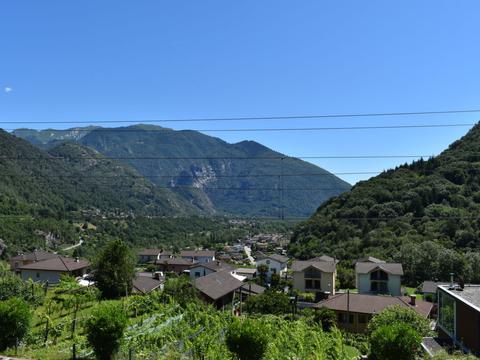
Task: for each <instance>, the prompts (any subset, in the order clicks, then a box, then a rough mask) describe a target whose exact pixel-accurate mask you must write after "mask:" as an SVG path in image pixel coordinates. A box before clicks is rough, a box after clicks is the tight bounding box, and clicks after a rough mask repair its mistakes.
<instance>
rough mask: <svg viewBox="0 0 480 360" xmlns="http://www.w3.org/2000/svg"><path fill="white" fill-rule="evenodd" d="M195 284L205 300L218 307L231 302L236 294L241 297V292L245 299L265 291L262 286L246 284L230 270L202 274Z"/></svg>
mask: <svg viewBox="0 0 480 360" xmlns="http://www.w3.org/2000/svg"><path fill="white" fill-rule="evenodd" d="M193 286H194V287H195V289H196V290H197V291H198V294H199V296H200V297H201V298H202V299H203V300H205V301H206V302H208V303H211V304H213V305H215V306H216V307H217V308H222V307H224V306H226V305H228V304H231V303H232V302H233V299H234V296H238V297H239V298H240V294H242V299H244V298H245V297H247V296H250V295H257V294H262V293H263V292H264V291H265V288H264V287H262V286H259V285H256V284H246V283H244V282H243V281H241V280H239V279H237V278H236V277H235V276H233V275H232V274H231V271H229V270H223V271H217V272H214V273H211V274H209V275H206V276H202V277H200V278H198V279H196V280H195V281H194V282H193ZM236 294H238V295H236Z"/></svg>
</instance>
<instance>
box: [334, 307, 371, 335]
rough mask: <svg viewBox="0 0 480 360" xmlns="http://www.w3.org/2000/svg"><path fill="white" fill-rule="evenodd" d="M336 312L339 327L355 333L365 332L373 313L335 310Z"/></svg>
mask: <svg viewBox="0 0 480 360" xmlns="http://www.w3.org/2000/svg"><path fill="white" fill-rule="evenodd" d="M335 313H336V315H337V327H338V328H339V329H342V330H345V331H348V332H353V333H365V332H366V331H367V326H368V322H369V321H370V319H371V318H372V317H371V315H368V314H360V313H354V312H350V313H347V312H346V311H335ZM347 319H348V320H347Z"/></svg>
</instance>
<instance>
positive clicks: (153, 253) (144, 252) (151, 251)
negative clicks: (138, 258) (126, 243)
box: [138, 249, 162, 256]
mask: <svg viewBox="0 0 480 360" xmlns="http://www.w3.org/2000/svg"><path fill="white" fill-rule="evenodd" d="M161 252H162V249H142V250H140V251H139V252H138V255H143V256H157V255H158V254H160V253H161Z"/></svg>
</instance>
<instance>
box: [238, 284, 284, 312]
mask: <svg viewBox="0 0 480 360" xmlns="http://www.w3.org/2000/svg"><path fill="white" fill-rule="evenodd" d="M292 309H293V305H292V304H291V303H290V298H289V296H288V295H287V294H285V293H283V292H277V291H274V290H270V289H267V290H266V291H265V292H264V293H263V294H261V295H257V296H251V297H249V298H248V299H247V301H246V302H245V311H246V312H248V313H250V314H276V315H283V314H288V313H289V312H292Z"/></svg>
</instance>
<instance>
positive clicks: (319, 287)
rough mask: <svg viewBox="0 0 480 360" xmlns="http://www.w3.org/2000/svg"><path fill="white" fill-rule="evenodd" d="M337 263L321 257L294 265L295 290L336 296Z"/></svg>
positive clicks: (328, 257) (327, 257)
mask: <svg viewBox="0 0 480 360" xmlns="http://www.w3.org/2000/svg"><path fill="white" fill-rule="evenodd" d="M336 268H337V261H336V260H335V259H334V258H332V257H330V256H325V255H324V256H320V257H316V258H313V259H310V260H306V261H298V260H297V261H294V262H293V263H292V271H293V288H294V289H295V290H297V291H300V292H314V293H319V294H320V293H323V294H331V295H334V294H335V278H336V276H337V269H336Z"/></svg>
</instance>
